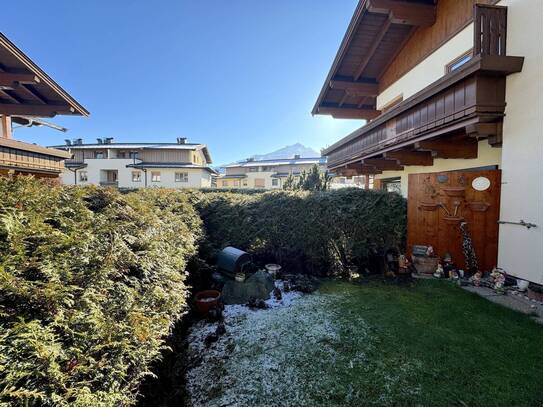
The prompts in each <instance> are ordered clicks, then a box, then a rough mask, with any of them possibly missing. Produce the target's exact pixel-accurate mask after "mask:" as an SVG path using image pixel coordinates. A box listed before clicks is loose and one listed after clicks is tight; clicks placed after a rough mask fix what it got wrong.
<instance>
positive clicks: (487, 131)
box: [466, 123, 503, 147]
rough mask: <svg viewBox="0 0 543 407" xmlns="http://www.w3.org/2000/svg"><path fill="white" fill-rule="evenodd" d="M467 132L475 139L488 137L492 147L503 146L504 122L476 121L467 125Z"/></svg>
mask: <svg viewBox="0 0 543 407" xmlns="http://www.w3.org/2000/svg"><path fill="white" fill-rule="evenodd" d="M466 134H467V135H468V136H469V137H474V138H475V139H479V138H486V139H488V144H490V145H491V146H492V147H501V145H502V140H503V123H476V124H471V125H469V126H466Z"/></svg>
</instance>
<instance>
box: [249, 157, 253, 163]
mask: <svg viewBox="0 0 543 407" xmlns="http://www.w3.org/2000/svg"><path fill="white" fill-rule="evenodd" d="M254 160H255V158H254V157H249V158H247V162H248V163H251V162H253V161H254Z"/></svg>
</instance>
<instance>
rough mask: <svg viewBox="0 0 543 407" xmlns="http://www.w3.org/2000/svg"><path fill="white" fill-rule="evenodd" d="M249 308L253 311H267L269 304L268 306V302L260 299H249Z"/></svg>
mask: <svg viewBox="0 0 543 407" xmlns="http://www.w3.org/2000/svg"><path fill="white" fill-rule="evenodd" d="M247 306H248V307H249V308H251V309H266V308H268V304H266V301H264V300H262V299H258V298H255V297H251V298H249V301H248V302H247Z"/></svg>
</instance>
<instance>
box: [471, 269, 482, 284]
mask: <svg viewBox="0 0 543 407" xmlns="http://www.w3.org/2000/svg"><path fill="white" fill-rule="evenodd" d="M481 278H483V273H481V272H480V271H477V273H475V274H474V275H473V276H471V277H470V279H469V281H470V282H471V283H472V284H473V285H474V286H475V287H479V286H480V285H481Z"/></svg>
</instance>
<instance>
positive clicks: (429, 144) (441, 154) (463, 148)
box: [415, 138, 477, 159]
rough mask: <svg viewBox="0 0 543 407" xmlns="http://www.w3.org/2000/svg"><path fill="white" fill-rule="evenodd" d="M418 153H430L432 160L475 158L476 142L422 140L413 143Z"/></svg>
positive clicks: (469, 139)
mask: <svg viewBox="0 0 543 407" xmlns="http://www.w3.org/2000/svg"><path fill="white" fill-rule="evenodd" d="M415 149H416V150H418V151H430V152H431V153H432V156H433V157H434V158H464V159H468V158H477V140H474V139H472V138H463V139H458V138H456V139H437V140H424V141H419V142H417V143H415Z"/></svg>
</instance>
